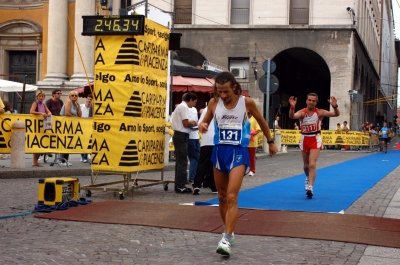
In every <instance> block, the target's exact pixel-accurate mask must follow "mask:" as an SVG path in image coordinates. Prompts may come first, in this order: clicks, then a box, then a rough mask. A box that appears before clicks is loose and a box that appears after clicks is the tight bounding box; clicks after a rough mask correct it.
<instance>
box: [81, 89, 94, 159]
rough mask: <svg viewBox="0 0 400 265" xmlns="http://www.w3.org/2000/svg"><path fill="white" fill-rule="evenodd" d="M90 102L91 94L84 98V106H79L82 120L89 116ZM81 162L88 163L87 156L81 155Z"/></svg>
mask: <svg viewBox="0 0 400 265" xmlns="http://www.w3.org/2000/svg"><path fill="white" fill-rule="evenodd" d="M92 100H93V96H92V94H89V95H87V97H86V103H85V104H81V110H82V116H81V117H83V118H88V117H90V116H89V112H90V108H91V106H92ZM81 162H83V163H87V162H88V154H81Z"/></svg>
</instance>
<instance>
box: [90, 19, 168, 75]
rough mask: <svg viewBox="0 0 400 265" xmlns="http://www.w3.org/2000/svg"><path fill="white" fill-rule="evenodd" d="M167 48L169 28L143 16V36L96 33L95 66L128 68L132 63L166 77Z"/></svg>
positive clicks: (99, 68) (100, 67)
mask: <svg viewBox="0 0 400 265" xmlns="http://www.w3.org/2000/svg"><path fill="white" fill-rule="evenodd" d="M168 49H169V29H168V28H166V27H164V26H162V25H160V24H157V23H156V22H154V21H151V20H149V19H145V30H144V35H141V36H137V35H132V36H129V35H128V36H127V35H120V36H115V35H114V36H96V43H95V68H96V69H97V70H105V69H106V70H108V69H128V70H130V69H131V67H132V66H133V67H136V68H138V70H139V69H140V71H145V72H152V73H156V74H160V75H163V74H164V75H165V76H167V73H168ZM96 79H98V78H96Z"/></svg>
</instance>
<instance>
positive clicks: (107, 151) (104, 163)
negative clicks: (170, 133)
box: [92, 19, 169, 172]
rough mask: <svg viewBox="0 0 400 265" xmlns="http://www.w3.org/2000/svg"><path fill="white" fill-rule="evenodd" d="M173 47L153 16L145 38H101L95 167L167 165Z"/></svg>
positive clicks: (97, 62) (115, 168) (134, 168)
mask: <svg viewBox="0 0 400 265" xmlns="http://www.w3.org/2000/svg"><path fill="white" fill-rule="evenodd" d="M168 49H169V29H168V28H166V27H164V26H161V25H159V24H157V23H155V22H153V21H151V20H148V19H145V30H144V35H143V36H134V35H132V36H97V37H96V42H95V86H94V95H93V96H94V110H93V117H94V124H93V126H94V131H93V139H94V140H93V149H92V169H94V170H107V171H120V172H131V171H139V170H148V169H160V168H163V166H164V145H165V138H164V131H165V129H164V128H165V111H166V105H167V76H168V66H169V62H168ZM105 128H107V130H105Z"/></svg>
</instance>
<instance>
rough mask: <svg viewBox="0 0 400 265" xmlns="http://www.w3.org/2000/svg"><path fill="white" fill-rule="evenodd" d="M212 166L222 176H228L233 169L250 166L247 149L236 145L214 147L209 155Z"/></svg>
mask: <svg viewBox="0 0 400 265" xmlns="http://www.w3.org/2000/svg"><path fill="white" fill-rule="evenodd" d="M211 161H212V163H213V166H214V167H215V168H216V169H218V170H219V171H221V172H222V173H224V174H228V173H229V172H230V171H231V170H232V169H233V168H234V167H237V166H240V165H245V166H246V169H245V172H246V170H247V168H248V167H249V166H250V156H249V151H248V150H247V147H242V146H238V145H224V144H220V145H215V146H214V148H213V151H212V155H211Z"/></svg>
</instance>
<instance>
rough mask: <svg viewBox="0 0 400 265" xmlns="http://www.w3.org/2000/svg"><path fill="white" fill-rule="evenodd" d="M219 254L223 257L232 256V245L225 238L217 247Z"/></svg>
mask: <svg viewBox="0 0 400 265" xmlns="http://www.w3.org/2000/svg"><path fill="white" fill-rule="evenodd" d="M217 253H218V254H221V255H223V256H230V255H231V243H229V242H228V240H226V238H225V237H223V238H222V239H221V240H220V241H219V243H218V247H217Z"/></svg>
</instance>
